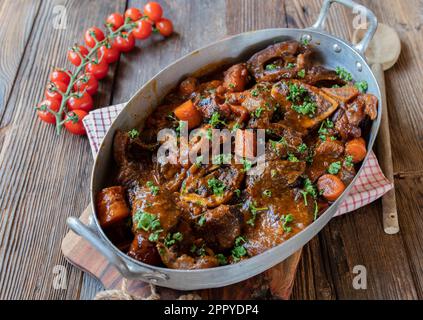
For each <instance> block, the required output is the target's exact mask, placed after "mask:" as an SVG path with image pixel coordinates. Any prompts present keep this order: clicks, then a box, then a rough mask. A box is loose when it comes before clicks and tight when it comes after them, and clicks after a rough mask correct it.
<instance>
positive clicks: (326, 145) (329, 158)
mask: <svg viewBox="0 0 423 320" xmlns="http://www.w3.org/2000/svg"><path fill="white" fill-rule="evenodd" d="M343 153H344V146H343V144H342V142H340V141H332V140H326V141H320V142H319V143H318V144H317V146H316V149H315V155H314V158H313V163H312V164H311V165H310V166H309V167H307V176H308V177H309V178H310V180H311V181H312V182H315V181H317V179H319V177H321V176H322V175H324V174H325V173H326V171H327V170H328V168H329V166H330V165H331V164H332V163H334V162H337V161H340V160H342V159H341V158H342V155H343Z"/></svg>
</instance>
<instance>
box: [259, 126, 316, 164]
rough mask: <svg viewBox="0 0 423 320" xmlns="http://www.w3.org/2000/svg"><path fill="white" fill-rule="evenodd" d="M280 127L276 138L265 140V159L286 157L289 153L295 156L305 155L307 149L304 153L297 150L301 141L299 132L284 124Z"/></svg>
mask: <svg viewBox="0 0 423 320" xmlns="http://www.w3.org/2000/svg"><path fill="white" fill-rule="evenodd" d="M280 129H281V130H278V131H279V132H278V135H277V140H269V141H268V142H266V161H271V160H278V159H281V158H284V157H287V156H288V154H289V153H291V154H294V155H296V156H307V154H308V152H307V151H306V152H304V153H301V152H299V151H298V150H299V147H300V145H301V144H302V143H303V139H302V137H301V134H300V133H298V132H297V131H295V130H293V129H291V128H289V127H287V126H284V125H281V128H280Z"/></svg>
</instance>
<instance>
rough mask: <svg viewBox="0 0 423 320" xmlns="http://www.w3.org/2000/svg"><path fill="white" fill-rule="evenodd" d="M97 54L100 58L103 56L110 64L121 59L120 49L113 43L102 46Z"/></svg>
mask: <svg viewBox="0 0 423 320" xmlns="http://www.w3.org/2000/svg"><path fill="white" fill-rule="evenodd" d="M97 56H98V58H99V59H100V58H101V57H103V59H104V60H105V61H106V62H107V63H109V64H110V63H115V62H116V61H118V60H119V57H120V51H119V49H118V48H116V46H112V45H107V46H102V47H100V49H99V50H98V52H97Z"/></svg>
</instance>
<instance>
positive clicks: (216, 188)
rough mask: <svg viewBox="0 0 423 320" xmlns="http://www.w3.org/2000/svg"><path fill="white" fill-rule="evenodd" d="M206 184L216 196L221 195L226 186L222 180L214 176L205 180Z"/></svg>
mask: <svg viewBox="0 0 423 320" xmlns="http://www.w3.org/2000/svg"><path fill="white" fill-rule="evenodd" d="M207 184H208V186H209V188H210V189H212V191H213V194H214V195H216V196H218V197H221V196H223V193H224V192H225V190H226V186H225V184H224V183H223V182H222V181H220V180H218V179H216V178H212V179H210V180H209V181H208V182H207Z"/></svg>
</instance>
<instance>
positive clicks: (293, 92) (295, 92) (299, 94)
mask: <svg viewBox="0 0 423 320" xmlns="http://www.w3.org/2000/svg"><path fill="white" fill-rule="evenodd" d="M288 87H289V94H288V95H287V97H286V99H287V100H288V101H290V102H292V103H297V102H299V101H300V100H301V98H303V97H304V95H305V94H307V90H306V89H305V88H304V87H303V86H298V85H297V84H295V83H294V84H292V83H290V84H289V86H288Z"/></svg>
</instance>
